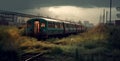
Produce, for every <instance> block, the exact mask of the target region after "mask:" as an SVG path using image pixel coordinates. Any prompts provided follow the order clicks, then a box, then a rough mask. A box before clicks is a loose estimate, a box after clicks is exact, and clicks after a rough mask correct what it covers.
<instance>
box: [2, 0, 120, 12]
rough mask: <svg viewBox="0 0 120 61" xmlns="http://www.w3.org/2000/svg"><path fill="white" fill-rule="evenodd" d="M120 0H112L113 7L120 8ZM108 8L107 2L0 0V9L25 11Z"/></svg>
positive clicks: (91, 0)
mask: <svg viewBox="0 0 120 61" xmlns="http://www.w3.org/2000/svg"><path fill="white" fill-rule="evenodd" d="M119 2H120V0H113V6H120V3H119ZM61 5H62V6H64V5H70V6H80V7H109V0H0V9H5V10H15V11H17V10H26V9H33V8H39V7H48V6H61Z"/></svg>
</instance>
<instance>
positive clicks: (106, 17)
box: [106, 11, 108, 23]
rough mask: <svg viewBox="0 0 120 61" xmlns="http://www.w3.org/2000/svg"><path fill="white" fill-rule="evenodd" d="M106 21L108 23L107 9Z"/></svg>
mask: <svg viewBox="0 0 120 61" xmlns="http://www.w3.org/2000/svg"><path fill="white" fill-rule="evenodd" d="M106 23H108V11H106Z"/></svg>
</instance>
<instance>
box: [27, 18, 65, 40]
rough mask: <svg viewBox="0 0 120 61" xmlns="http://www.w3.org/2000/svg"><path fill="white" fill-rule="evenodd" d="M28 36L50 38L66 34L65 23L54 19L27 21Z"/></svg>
mask: <svg viewBox="0 0 120 61" xmlns="http://www.w3.org/2000/svg"><path fill="white" fill-rule="evenodd" d="M26 30H27V31H26V32H27V35H30V36H39V37H46V38H47V37H48V36H52V35H59V34H63V33H64V28H63V22H62V21H58V20H53V19H47V18H40V19H30V20H28V21H27V29H26Z"/></svg>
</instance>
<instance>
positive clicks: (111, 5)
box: [109, 0, 112, 24]
mask: <svg viewBox="0 0 120 61" xmlns="http://www.w3.org/2000/svg"><path fill="white" fill-rule="evenodd" d="M111 9H112V0H110V19H109V20H110V21H109V22H110V24H111Z"/></svg>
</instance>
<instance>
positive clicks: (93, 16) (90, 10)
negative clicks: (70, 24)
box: [0, 0, 120, 23]
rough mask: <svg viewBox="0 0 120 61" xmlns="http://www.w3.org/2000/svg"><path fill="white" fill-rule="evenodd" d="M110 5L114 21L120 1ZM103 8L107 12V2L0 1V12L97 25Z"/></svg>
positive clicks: (56, 0)
mask: <svg viewBox="0 0 120 61" xmlns="http://www.w3.org/2000/svg"><path fill="white" fill-rule="evenodd" d="M112 3H113V5H112V6H113V9H112V12H113V19H116V17H115V14H116V12H117V11H115V7H120V0H113V1H112ZM103 8H104V9H106V10H109V0H0V10H7V11H16V12H24V13H30V14H35V15H38V14H39V15H44V16H51V17H57V18H60V19H69V20H79V19H80V20H88V21H90V22H92V23H98V18H99V16H100V14H101V13H102V11H103ZM101 15H102V14H101Z"/></svg>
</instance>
